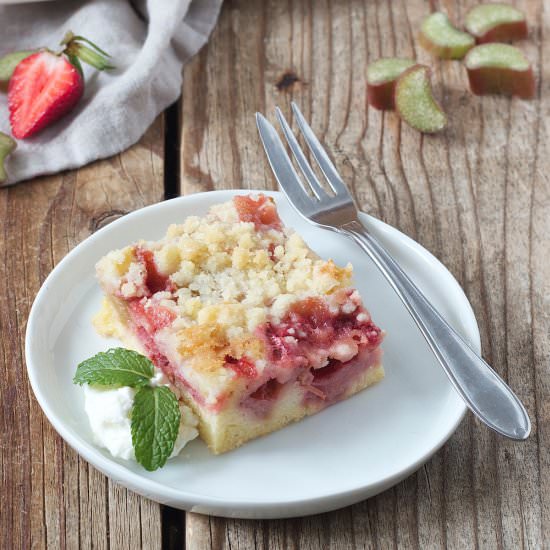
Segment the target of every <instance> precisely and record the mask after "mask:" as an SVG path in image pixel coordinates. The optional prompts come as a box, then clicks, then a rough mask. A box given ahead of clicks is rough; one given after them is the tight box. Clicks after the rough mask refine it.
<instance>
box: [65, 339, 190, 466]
mask: <svg viewBox="0 0 550 550" xmlns="http://www.w3.org/2000/svg"><path fill="white" fill-rule="evenodd" d="M153 375H154V368H153V363H151V361H150V360H149V359H148V358H147V357H145V356H143V355H141V354H140V353H137V352H135V351H132V350H129V349H124V348H113V349H110V350H108V351H106V352H100V353H97V354H96V355H94V356H93V357H90V358H89V359H86V360H85V361H82V363H80V364H79V365H78V367H77V369H76V374H75V375H74V378H73V382H74V383H75V384H80V385H82V384H91V385H98V386H104V387H107V388H120V387H122V386H130V387H132V388H138V391H137V392H136V395H135V397H134V404H133V406H132V411H131V433H132V446H133V447H134V454H135V455H136V460H137V461H138V462H139V463H140V464H141V465H142V466H143V467H144V468H145V469H146V470H149V471H150V472H151V471H153V470H156V469H157V468H162V466H164V464H166V461H167V460H168V458H169V457H170V455H171V454H172V451H173V450H174V444H175V442H176V438H177V437H178V431H179V426H180V421H181V411H180V408H179V404H178V399H177V397H176V396H175V395H174V393H173V392H172V391H171V390H170V389H169V388H168V387H166V386H155V387H151V386H150V385H149V382H150V379H151V378H152V377H153Z"/></svg>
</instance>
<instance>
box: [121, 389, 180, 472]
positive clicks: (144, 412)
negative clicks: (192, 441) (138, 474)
mask: <svg viewBox="0 0 550 550" xmlns="http://www.w3.org/2000/svg"><path fill="white" fill-rule="evenodd" d="M180 420H181V412H180V408H179V405H178V400H177V399H176V396H175V395H174V394H173V393H172V392H171V391H170V390H169V389H168V388H167V387H166V386H157V387H154V388H152V387H150V386H146V387H143V388H140V389H139V390H138V392H137V393H136V396H135V398H134V407H133V408H132V445H133V446H134V453H135V455H136V460H137V461H138V462H139V463H140V464H141V465H142V466H143V467H144V468H145V469H146V470H149V471H150V472H152V471H153V470H156V469H157V468H162V466H164V464H166V461H167V460H168V457H169V456H170V455H171V454H172V451H173V450H174V443H175V442H176V438H177V436H178V431H179V425H180Z"/></svg>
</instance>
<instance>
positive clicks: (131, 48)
mask: <svg viewBox="0 0 550 550" xmlns="http://www.w3.org/2000/svg"><path fill="white" fill-rule="evenodd" d="M221 3H222V0H193V1H191V0H147V1H146V2H145V1H144V2H142V3H141V4H140V5H139V11H140V13H142V14H143V15H144V16H145V18H142V17H140V15H139V14H138V12H137V11H136V9H135V7H133V6H132V4H131V3H130V2H128V1H127V0H95V1H88V2H76V1H74V0H66V1H55V2H45V3H41V4H36V3H35V4H24V5H16V6H1V7H0V21H1V22H2V36H1V37H0V55H3V54H4V53H7V52H9V51H16V50H25V49H32V48H34V47H38V46H47V47H50V48H52V49H53V50H57V49H58V48H59V46H58V44H59V41H60V40H61V39H62V38H63V35H64V34H65V32H66V31H67V30H71V31H73V32H74V33H75V34H79V35H82V36H85V37H86V38H88V39H90V40H92V41H93V42H95V43H96V44H97V45H98V46H99V47H101V48H103V49H104V50H106V51H107V52H108V53H109V54H110V55H111V56H112V58H113V63H114V64H115V65H116V70H113V71H105V72H101V73H100V72H97V71H95V70H94V69H92V68H91V67H88V66H86V65H84V64H83V67H84V75H85V80H86V84H85V92H84V96H83V97H82V99H81V101H80V103H79V104H78V105H77V107H76V108H75V109H74V110H73V111H72V112H71V113H69V114H68V115H66V116H65V117H64V118H62V119H60V120H59V121H58V122H56V123H54V124H53V125H52V126H50V127H48V128H46V129H45V130H43V131H42V132H40V133H39V134H37V135H36V136H33V137H31V138H29V139H25V140H20V141H18V147H17V150H16V151H15V153H14V154H13V155H12V156H11V157H9V158H8V159H7V160H6V164H5V165H6V170H7V171H8V174H9V179H8V180H7V182H5V183H4V185H10V184H14V183H16V182H18V181H21V180H25V179H28V178H31V177H34V176H37V175H41V174H50V173H54V172H59V171H61V170H66V169H68V168H76V167H78V166H82V165H84V164H87V163H88V162H91V161H93V160H96V159H100V158H105V157H108V156H111V155H114V154H116V153H118V152H120V151H123V150H124V149H126V148H128V147H129V146H130V145H132V144H133V143H135V142H136V141H137V140H138V139H139V138H140V137H141V136H142V135H143V133H144V132H145V130H146V129H147V128H148V127H149V125H150V124H151V123H152V122H153V120H154V119H155V117H156V116H157V115H158V114H159V113H160V112H161V111H162V110H163V109H165V108H166V107H167V106H168V105H170V104H171V103H173V102H174V101H175V100H176V99H177V98H178V96H179V95H180V92H181V82H182V79H181V72H182V71H181V69H182V66H183V64H184V63H185V62H186V61H187V60H188V59H189V58H190V57H191V56H192V55H194V54H195V53H196V52H197V51H198V50H199V49H200V48H201V46H202V45H203V44H204V43H205V42H206V40H207V39H208V36H209V34H210V31H211V30H212V28H213V27H214V25H215V23H216V19H217V17H218V12H219V9H220V6H221ZM0 130H1V131H2V132H5V133H7V134H10V133H11V132H10V125H9V113H8V105H7V94H6V93H5V92H3V91H0Z"/></svg>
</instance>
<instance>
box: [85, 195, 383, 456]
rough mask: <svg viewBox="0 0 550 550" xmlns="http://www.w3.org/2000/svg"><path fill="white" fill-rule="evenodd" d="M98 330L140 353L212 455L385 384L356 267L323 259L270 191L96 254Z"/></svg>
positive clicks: (375, 333)
mask: <svg viewBox="0 0 550 550" xmlns="http://www.w3.org/2000/svg"><path fill="white" fill-rule="evenodd" d="M96 269H97V276H98V279H99V282H100V284H101V286H102V288H103V291H104V292H105V299H104V302H103V306H102V309H101V311H100V312H99V313H98V314H97V316H96V317H95V319H94V324H95V327H96V328H97V330H98V331H99V332H100V333H101V334H103V335H106V336H114V337H118V338H119V339H121V340H122V341H123V342H124V343H125V345H127V346H128V347H132V348H134V349H136V350H138V351H140V352H142V353H144V354H146V355H147V356H148V357H150V359H151V360H152V361H153V362H154V364H155V365H156V366H157V367H158V368H159V369H161V370H162V371H163V372H164V373H165V374H166V375H167V376H168V378H169V379H170V381H171V382H172V384H173V385H174V386H175V387H176V388H177V389H178V390H179V392H180V394H181V396H182V399H183V400H184V401H185V402H186V403H187V404H188V405H189V406H190V407H192V409H193V410H194V411H195V413H196V414H197V416H198V418H199V431H200V435H201V437H202V438H203V439H204V440H205V441H206V443H207V444H208V446H209V447H210V449H211V450H212V451H213V452H214V453H223V452H226V451H229V450H231V449H234V448H235V447H238V446H239V445H241V444H243V443H244V442H245V441H248V440H250V439H252V438H255V437H258V436H260V435H263V434H267V433H269V432H272V431H274V430H278V429H279V428H282V427H283V426H286V425H287V424H289V423H291V422H294V421H296V420H299V419H301V418H303V417H304V416H306V415H310V414H314V413H316V412H318V411H320V410H322V409H324V408H325V407H327V406H328V405H331V404H333V403H335V402H337V401H341V400H343V399H346V398H347V397H349V396H351V395H353V394H354V393H356V392H358V391H360V390H362V389H364V388H366V387H367V386H370V385H371V384H373V383H375V382H377V381H379V380H381V379H382V378H383V376H384V370H383V367H382V364H381V353H382V352H381V349H380V343H381V341H382V338H383V333H382V331H381V330H380V329H379V328H378V327H377V326H376V325H375V324H374V323H373V322H372V320H371V318H370V315H369V313H368V311H367V310H366V309H365V308H364V306H363V304H362V302H361V297H360V296H359V293H358V292H357V290H355V289H353V288H351V286H350V284H351V275H352V267H351V265H348V266H347V267H344V268H342V267H338V266H337V265H335V264H334V262H333V261H332V260H328V261H325V260H323V259H321V258H319V257H318V256H317V255H316V254H315V253H314V252H313V251H311V250H310V249H309V248H308V247H307V245H306V244H305V243H304V241H303V240H302V238H301V237H300V236H299V235H298V234H297V233H295V232H293V231H292V230H291V229H289V228H285V227H284V226H283V224H282V222H281V220H280V219H279V216H278V214H277V210H276V207H275V203H274V201H273V199H271V198H269V197H266V196H264V195H259V196H247V195H238V196H235V197H234V199H233V200H232V201H230V202H227V203H224V204H220V205H216V206H213V207H212V208H211V209H210V211H209V213H208V214H207V215H206V216H204V217H196V216H192V217H188V218H187V219H186V220H185V221H184V222H183V223H182V224H181V225H171V226H170V227H169V228H168V231H167V233H166V236H165V237H163V238H162V239H161V240H159V241H157V242H148V241H140V242H138V243H136V244H133V245H130V246H127V247H126V248H123V249H121V250H115V251H112V252H110V253H109V254H107V255H106V256H105V257H104V258H102V259H101V260H100V261H99V262H98V264H97V266H96Z"/></svg>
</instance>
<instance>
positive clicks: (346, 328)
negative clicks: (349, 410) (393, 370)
mask: <svg viewBox="0 0 550 550" xmlns="http://www.w3.org/2000/svg"><path fill="white" fill-rule="evenodd" d="M338 298H339V299H341V300H342V302H343V307H341V308H340V309H339V310H338V312H336V313H334V312H332V311H331V309H330V308H329V306H328V305H327V303H326V302H325V301H324V300H322V299H319V298H308V299H306V300H302V301H300V302H297V303H296V304H294V306H293V307H292V308H291V310H290V311H289V312H288V313H287V315H286V316H285V317H284V318H283V319H282V320H281V322H280V323H266V324H265V325H263V326H262V327H260V329H259V330H258V333H259V335H260V337H261V338H262V339H263V340H264V342H265V344H266V351H267V355H268V358H269V360H270V361H271V363H272V364H273V365H274V366H275V367H282V368H283V369H284V370H286V371H287V374H286V375H284V374H283V375H281V371H280V369H278V376H277V378H272V379H270V380H268V381H267V382H265V383H264V384H263V385H262V386H260V387H259V388H258V389H256V390H255V391H254V392H253V393H252V394H250V395H249V396H248V397H247V398H245V399H244V400H243V402H242V403H241V405H242V406H243V407H244V408H246V409H249V410H251V411H253V412H254V413H255V414H256V415H258V416H266V415H268V414H269V412H270V410H271V409H272V407H273V405H274V402H275V401H276V400H277V398H278V397H279V395H280V394H281V392H282V391H284V388H285V387H290V386H293V385H295V384H296V383H298V384H299V385H300V386H301V387H302V389H303V390H305V394H304V400H305V401H311V400H317V401H319V400H320V401H322V402H323V403H324V404H326V405H329V404H331V403H334V402H335V401H337V400H339V399H341V398H342V397H343V396H344V395H345V394H346V392H347V391H348V390H349V388H350V387H351V385H352V384H353V383H354V381H355V380H357V378H358V377H359V376H360V375H361V374H362V373H364V372H365V371H366V370H367V369H368V368H369V367H371V366H373V365H375V364H377V363H378V362H379V360H380V354H381V350H380V348H379V344H380V342H381V341H382V338H383V335H382V332H381V330H380V329H379V328H378V327H377V326H376V325H375V324H374V323H373V322H372V321H371V320H370V316H369V315H368V313H367V312H366V310H365V309H364V308H363V307H362V306H361V304H360V300H359V297H358V296H356V295H353V293H352V292H351V291H347V292H345V293H342V295H341V296H340V297H337V299H338ZM354 301H355V303H354Z"/></svg>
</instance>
